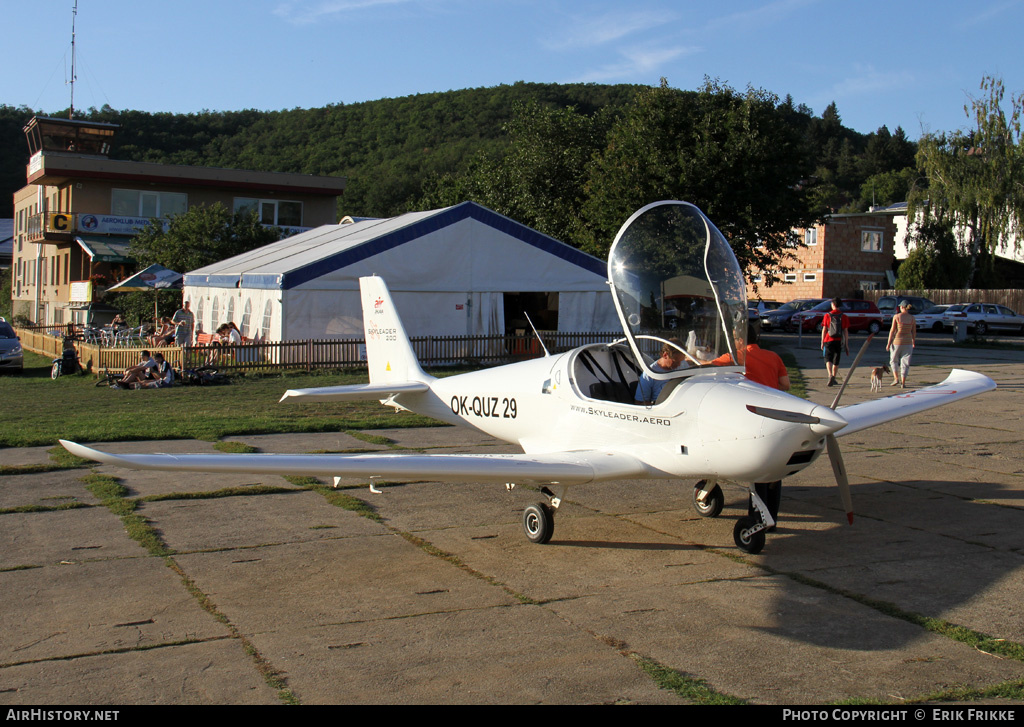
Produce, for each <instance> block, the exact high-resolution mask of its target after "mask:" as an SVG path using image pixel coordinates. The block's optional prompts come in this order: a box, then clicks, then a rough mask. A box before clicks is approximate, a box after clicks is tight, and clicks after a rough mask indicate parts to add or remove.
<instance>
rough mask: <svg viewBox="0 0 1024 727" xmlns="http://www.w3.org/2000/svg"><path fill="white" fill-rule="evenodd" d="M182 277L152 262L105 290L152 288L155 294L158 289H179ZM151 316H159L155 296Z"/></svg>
mask: <svg viewBox="0 0 1024 727" xmlns="http://www.w3.org/2000/svg"><path fill="white" fill-rule="evenodd" d="M184 279H185V276H184V275H182V274H181V273H176V272H174V271H173V270H171V269H170V268H165V267H164V266H163V265H160V264H157V263H154V264H153V265H150V266H149V267H148V268H146V269H145V270H140V271H139V272H137V273H135V275H132V276H131V277H128V278H125V279H124V280H122V281H121V282H120V283H118V284H117V285H112V286H111V287H110V288H108V289H107V292H108V293H111V292H113V293H122V292H123V293H135V292H145V291H148V290H152V291H153V292H154V294H155V293H156V291H159V290H181V287H182V282H183V281H184ZM153 317H154V318H159V311H158V307H157V299H156V297H154V298H153Z"/></svg>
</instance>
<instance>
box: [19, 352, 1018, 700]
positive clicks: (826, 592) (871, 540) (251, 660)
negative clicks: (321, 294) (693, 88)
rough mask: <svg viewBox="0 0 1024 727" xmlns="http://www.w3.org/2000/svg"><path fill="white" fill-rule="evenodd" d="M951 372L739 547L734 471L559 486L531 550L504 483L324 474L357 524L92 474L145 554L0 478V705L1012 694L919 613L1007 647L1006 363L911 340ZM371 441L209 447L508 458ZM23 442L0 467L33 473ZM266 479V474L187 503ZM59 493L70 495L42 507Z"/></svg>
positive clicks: (84, 516)
mask: <svg viewBox="0 0 1024 727" xmlns="http://www.w3.org/2000/svg"><path fill="white" fill-rule="evenodd" d="M765 339H766V341H768V342H770V343H774V344H775V345H777V346H785V347H787V348H788V349H789V350H791V351H792V352H793V354H794V355H795V356H796V358H797V360H798V362H799V363H800V365H801V366H802V368H803V372H804V376H805V378H806V380H807V386H808V392H809V396H810V398H811V399H812V400H814V401H817V402H821V403H830V402H831V400H832V397H833V396H834V393H835V390H834V389H829V388H826V387H825V381H826V379H825V374H824V365H823V364H822V360H821V355H820V352H819V351H818V349H817V348H816V347H808V348H804V349H801V348H798V347H797V346H796V339H795V337H792V336H778V337H773V336H770V335H767V336H765ZM863 340H864V337H863V336H854V337H853V339H852V345H851V349H853V348H854V347H859V345H860V344H861V343H862V342H863ZM805 343H809V344H813V343H814V342H813V341H806V340H805ZM883 348H884V340H877V339H876V341H875V342H874V344H873V348H872V349H871V350H870V351H869V353H868V354H867V355H866V357H865V360H864V361H863V362H862V364H861V368H860V369H859V370H858V371H857V372H856V374H855V376H854V380H853V381H852V382H851V384H850V386H849V387H848V389H847V391H846V392H845V394H844V397H843V404H848V403H855V402H857V401H862V400H866V399H869V398H874V397H878V396H887V395H889V394H890V393H892V392H893V391H895V390H894V389H890V388H889V387H886V388H885V390H884V391H883V392H882V393H881V394H877V393H872V392H871V391H870V388H869V384H868V368H869V367H870V366H873V365H878V364H879V363H881V362H882V361H883V360H884V359H885V353H884V351H883ZM854 353H855V351H854ZM954 367H957V368H967V369H971V370H975V371H980V372H982V373H985V374H987V375H989V376H991V377H992V378H993V379H995V380H996V382H997V383H998V385H999V388H998V389H997V390H996V391H994V392H990V393H987V394H984V395H982V396H979V397H974V398H971V399H968V400H966V401H962V402H958V403H955V404H952V405H950V406H947V407H943V408H940V409H937V410H933V411H931V412H927V413H925V414H922V415H918V416H915V417H911V418H907V419H902V420H899V421H896V422H893V423H891V424H889V425H884V426H880V427H876V428H873V429H868V430H865V431H863V432H858V433H856V434H852V435H850V436H848V437H843V438H842V439H840V444H841V446H842V449H843V452H844V458H845V462H846V466H847V469H848V471H849V475H850V481H851V484H852V492H853V500H854V509H855V511H856V521H855V524H854V526H853V527H849V526H847V525H845V517H844V515H843V513H842V511H841V507H840V504H839V498H838V495H837V492H836V488H835V487H834V480H833V476H832V472H831V468H830V467H829V464H828V462H827V460H826V459H824V458H823V459H822V460H821V461H819V462H816V463H815V464H814V465H812V466H811V467H810V468H808V469H807V470H805V471H803V472H801V473H799V474H797V475H795V476H794V477H792V478H790V479H789V480H787V481H786V482H785V486H784V500H783V506H782V513H781V518H780V523H779V527H778V531H777V532H775V533H773V534H770V535H769V536H768V542H767V546H766V547H765V549H764V551H763V552H762V553H761V554H759V555H756V556H751V555H746V554H744V553H742V552H741V551H739V550H737V549H736V548H735V546H734V545H733V543H732V525H733V522H734V520H735V518H736V517H738V516H740V515H741V514H744V513H745V510H746V507H745V497H746V495H745V490H744V489H742V488H740V487H737V486H731V487H726V488H725V493H726V509H725V510H724V512H723V513H722V516H721V517H719V518H716V519H703V518H700V517H698V516H697V515H696V513H695V512H694V510H693V509H692V506H691V495H692V488H691V485H692V483H689V482H668V481H642V482H641V481H626V482H621V483H613V484H609V483H606V484H601V485H586V486H579V487H576V488H573V489H572V490H570V491H569V493H568V496H567V498H566V501H564V502H563V504H562V506H561V508H560V509H559V511H558V516H557V527H556V530H555V534H554V538H553V539H552V542H551V543H550V544H549V545H547V546H536V545H532V544H530V543H528V542H527V541H526V540H525V538H524V536H523V534H522V530H521V526H520V522H519V521H520V515H521V511H522V508H523V507H524V506H525V505H527V504H530V503H531V502H534V501H535V500H536V499H537V495H536V494H535V493H533V492H531V491H529V490H528V489H525V488H516V489H515V490H514V491H512V492H511V493H509V492H507V491H506V490H505V488H503V487H500V486H497V487H496V486H493V485H464V484H450V483H435V482H420V483H412V484H401V485H397V484H391V485H385V484H381V485H380V486H381V488H382V489H383V490H384V491H383V494H380V495H374V494H371V493H370V492H369V491H368V488H367V487H366V486H365V483H361V482H359V481H358V480H353V481H346V482H345V483H343V484H344V485H349V486H351V487H350V489H343V490H342V492H343V493H345V494H347V495H349V496H351V497H352V498H357V499H358V500H361V501H363V502H365V503H368V504H369V505H370V506H372V508H373V509H374V511H375V512H376V514H377V515H378V516H379V518H380V519H379V521H378V520H374V519H371V518H368V517H364V516H363V515H361V514H360V513H359V512H357V511H353V510H348V509H345V508H343V507H339V506H337V505H336V504H332V502H330V501H328V499H327V498H326V497H325V496H324V495H322V494H320V493H319V492H318V491H315V490H310V489H305V488H303V487H302V486H300V485H296V484H291V483H288V482H287V481H285V480H284V479H283V478H281V477H277V476H270V475H266V476H261V475H228V476H225V475H204V474H191V473H189V474H184V475H177V474H170V473H159V472H131V471H126V470H120V469H117V468H113V467H108V466H97V467H95V468H94V469H93V471H95V472H98V473H101V474H106V475H110V476H112V477H115V478H117V480H118V481H119V482H120V483H121V484H122V485H124V486H125V487H126V488H127V491H128V494H127V496H126V497H127V498H128V499H134V498H144V497H149V498H152V499H148V500H143V501H141V502H140V503H139V504H138V506H137V510H136V512H137V513H138V514H140V515H142V516H143V517H145V518H146V519H147V520H148V522H149V524H150V525H151V527H152V528H153V530H154V531H155V533H156V534H157V535H158V536H159V538H160V539H161V541H162V542H163V544H164V545H165V546H166V547H167V548H168V550H169V552H170V555H163V556H161V555H151V554H150V553H149V552H147V551H146V550H145V549H144V548H143V547H142V546H141V545H139V544H138V543H137V542H136V541H135V540H133V539H132V538H130V537H129V535H128V533H127V532H126V529H125V526H124V525H123V524H122V521H121V519H120V518H119V516H118V515H116V514H114V513H113V512H112V511H111V510H110V509H108V508H107V507H105V506H104V505H103V504H101V503H100V501H99V500H98V499H97V498H96V497H95V496H94V495H92V494H90V493H89V492H88V491H87V490H86V489H85V486H84V484H83V483H82V482H81V478H82V477H83V476H85V475H87V474H88V473H89V472H90V470H89V469H79V470H69V471H60V472H53V473H42V474H24V475H10V476H5V477H0V508H8V509H9V508H16V507H20V506H31V505H35V506H42V508H44V509H42V510H41V511H30V512H10V511H7V512H4V513H2V514H0V593H2V594H3V596H2V598H3V608H2V610H0V704H5V705H27V704H72V703H73V704H213V703H217V704H221V703H229V704H279V703H282V702H284V701H297V702H300V703H304V704H318V703H574V704H575V703H640V704H685V703H688V700H687V699H686V698H684V697H682V696H680V695H679V694H678V693H676V692H674V691H671V690H668V689H663V688H661V687H659V685H658V684H657V683H656V682H655V681H654V679H653V678H652V677H650V676H648V674H647V673H646V672H645V671H644V670H642V669H641V668H640V666H639V663H640V662H641V661H643V660H648V661H649V662H655V663H657V664H660V665H661V666H663V667H666V668H668V669H670V670H674V671H675V672H678V673H679V674H681V675H683V676H684V677H687V678H690V679H692V680H695V683H696V680H699V683H702V684H703V685H705V686H706V687H708V688H710V689H712V690H714V691H715V692H717V693H719V694H722V695H726V696H728V697H731V698H734V699H737V700H745V701H748V702H750V703H762V704H822V703H826V702H834V701H837V700H846V699H862V700H883V701H887V702H894V703H901V702H902V701H904V700H916V699H922V698H925V697H927V696H929V695H935V694H938V693H941V692H944V691H947V690H951V689H953V688H957V687H960V688H967V689H973V690H976V692H977V693H983V692H984V690H987V689H989V688H991V687H994V686H996V685H1000V684H1003V683H1006V682H1019V680H1022V679H1024V661H1021V660H1018V659H1014V658H1005V657H1000V656H994V655H992V654H990V653H986V652H985V651H984V650H980V649H977V648H975V647H974V646H973V645H971V644H968V643H963V642H962V641H958V640H955V639H954V638H951V637H950V636H947V635H944V634H943V633H942V632H940V631H937V630H929V629H927V628H925V627H924V626H923V625H922V618H930V619H938V620H940V621H944V622H948V623H950V624H955V625H959V626H963V627H966V628H968V629H972V630H974V631H975V632H980V633H982V634H987V635H988V636H991V637H994V638H997V639H1003V640H1005V642H1013V643H1017V644H1024V619H1022V618H1021V616H1020V604H1021V603H1022V602H1024V458H1022V457H1021V440H1022V439H1024V426H1022V415H1021V411H1022V408H1024V407H1022V404H1024V398H1022V397H1024V355H1022V354H1021V353H1020V352H1017V351H1008V350H981V349H965V348H952V347H948V346H931V345H922V346H919V347H918V349H917V351H916V352H915V355H914V366H913V368H912V370H911V376H910V381H911V382H912V384H913V385H915V386H924V385H927V384H931V383H938V382H939V381H941V380H942V379H944V378H945V376H946V374H947V373H948V372H949V370H950V368H954ZM843 371H844V372H845V362H844V364H843ZM55 434H56V433H55ZM369 434H374V435H383V436H386V437H388V438H390V439H391V442H392V443H391V444H390V445H388V444H368V443H366V442H364V441H362V440H360V439H357V438H355V437H351V436H349V435H345V434H316V435H267V436H265V437H238V438H234V437H232V438H230V439H232V440H233V441H244V442H246V443H247V444H250V445H252V446H254V447H257V448H259V449H260V450H261V451H275V452H306V451H350V450H353V449H369V450H374V449H417V450H421V451H450V452H456V451H457V452H465V451H480V452H506V451H516V450H515V448H513V447H510V446H509V445H506V444H504V443H500V442H496V441H494V440H491V439H489V438H487V437H485V436H483V435H480V434H477V433H474V432H469V431H464V430H459V429H455V428H450V427H445V428H432V429H395V430H388V431H385V432H381V431H374V432H369ZM103 446H104V447H106V448H109V449H110V450H111V451H118V452H129V451H131V452H150V451H165V452H185V451H197V452H202V451H211V445H210V443H204V442H196V441H168V442H122V443H111V444H109V445H103ZM46 449H47V448H33V449H24V450H3V452H2V453H0V455H2V457H3V459H4V462H3V463H4V464H30V463H42V462H46V461H47V457H48V455H47V454H46ZM268 485H269V486H273V487H274V488H278V489H275V490H274V491H271V492H262V491H259V490H257V491H256V492H262V494H250V495H247V496H243V495H241V494H237V495H232V496H223V497H210V496H206V493H211V492H214V491H216V490H220V489H222V488H226V487H236V488H240V491H244V490H245V489H247V488H249V489H251V488H253V487H255V486H268ZM172 494H176V495H177V496H176V497H174V498H173V499H155V498H153V496H157V495H160V496H167V495H172ZM186 495H189V496H191V497H188V498H187V497H185V496H186ZM65 503H74V504H78V505H80V507H79V508H78V509H68V510H56V509H52V508H54V507H55V506H56V505H59V504H65ZM1005 642H1004V643H1005ZM698 686H699V684H698ZM1018 692H1019V687H1018ZM983 701H986V702H988V703H994V702H995V703H997V702H998V700H993V699H985V700H983Z"/></svg>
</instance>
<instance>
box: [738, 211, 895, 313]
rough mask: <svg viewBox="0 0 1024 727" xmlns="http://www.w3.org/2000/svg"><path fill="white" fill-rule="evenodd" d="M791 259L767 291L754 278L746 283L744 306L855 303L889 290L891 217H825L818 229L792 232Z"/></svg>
mask: <svg viewBox="0 0 1024 727" xmlns="http://www.w3.org/2000/svg"><path fill="white" fill-rule="evenodd" d="M795 233H796V235H797V239H798V241H799V242H798V244H797V245H796V246H795V247H794V248H793V254H794V256H795V259H792V260H789V261H788V262H786V263H785V267H786V268H788V271H787V272H786V273H784V274H783V275H782V278H783V279H782V280H781V281H779V282H777V283H775V284H774V285H771V286H768V285H765V284H764V283H763V282H762V278H761V276H760V275H758V274H757V273H756V272H755V273H751V274H750V276H749V279H748V281H747V298H748V299H749V300H757V299H758V298H762V299H764V300H777V301H782V302H786V301H789V300H793V299H794V298H832V297H835V296H837V295H838V296H840V297H843V298H854V297H860V296H861V295H862V291H865V290H879V289H885V288H889V287H891V282H892V281H891V280H889V277H890V276H891V274H892V267H893V240H894V238H895V236H896V223H895V220H894V212H893V211H891V210H876V211H873V212H857V213H852V214H834V215H829V216H828V217H827V218H826V220H825V222H824V223H823V224H820V225H817V226H815V227H809V228H807V229H805V230H796V231H795Z"/></svg>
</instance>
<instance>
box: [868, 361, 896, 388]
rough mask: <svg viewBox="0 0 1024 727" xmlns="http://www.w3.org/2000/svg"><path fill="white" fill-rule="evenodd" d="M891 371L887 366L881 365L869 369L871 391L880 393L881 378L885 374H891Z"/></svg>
mask: <svg viewBox="0 0 1024 727" xmlns="http://www.w3.org/2000/svg"><path fill="white" fill-rule="evenodd" d="M891 373H892V369H890V368H889V364H882V365H881V366H875V368H873V369H871V390H872V391H881V390H882V377H883V376H884V375H885V374H891Z"/></svg>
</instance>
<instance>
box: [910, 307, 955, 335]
mask: <svg viewBox="0 0 1024 727" xmlns="http://www.w3.org/2000/svg"><path fill="white" fill-rule="evenodd" d="M947 308H949V306H948V305H933V306H932V307H931V308H929V309H928V310H926V311H923V312H921V313H917V314H914V321H915V322H916V323H917V330H919V331H934V332H935V333H942V331H943V330H944V329H945V327H946V324H945V322H944V321H943V320H942V314H943V313H945V312H946V309H947Z"/></svg>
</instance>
